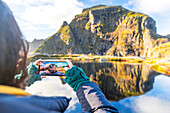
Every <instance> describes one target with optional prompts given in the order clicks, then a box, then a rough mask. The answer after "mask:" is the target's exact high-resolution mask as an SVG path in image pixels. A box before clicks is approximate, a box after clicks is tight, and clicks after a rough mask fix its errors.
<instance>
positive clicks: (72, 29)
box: [36, 5, 157, 57]
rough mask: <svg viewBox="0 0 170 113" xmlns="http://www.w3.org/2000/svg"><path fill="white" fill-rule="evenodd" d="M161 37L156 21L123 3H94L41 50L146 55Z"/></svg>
mask: <svg viewBox="0 0 170 113" xmlns="http://www.w3.org/2000/svg"><path fill="white" fill-rule="evenodd" d="M156 39H157V34H156V27H155V21H154V20H153V19H152V18H151V17H149V16H147V15H145V14H142V13H136V12H132V11H129V10H127V9H125V8H123V7H121V6H104V5H99V6H94V7H92V8H87V9H84V10H83V12H82V13H81V14H79V15H76V16H75V18H74V19H73V20H72V22H71V23H70V24H68V23H67V22H63V25H62V26H61V28H60V30H59V31H58V32H57V33H56V34H54V35H53V36H51V37H49V38H48V39H46V40H45V41H44V43H43V44H42V45H41V46H40V47H39V48H38V49H37V50H36V52H39V53H49V54H54V53H57V54H66V53H67V51H68V50H70V49H71V50H72V53H73V54H74V53H76V54H89V53H92V54H96V55H106V54H107V55H113V56H140V57H142V56H145V57H147V56H148V55H149V54H148V52H149V50H150V49H151V48H153V47H154V46H155V45H154V44H153V42H154V40H156Z"/></svg>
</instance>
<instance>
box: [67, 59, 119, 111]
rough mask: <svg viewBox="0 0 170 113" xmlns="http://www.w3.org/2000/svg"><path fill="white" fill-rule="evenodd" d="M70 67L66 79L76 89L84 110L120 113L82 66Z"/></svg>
mask: <svg viewBox="0 0 170 113" xmlns="http://www.w3.org/2000/svg"><path fill="white" fill-rule="evenodd" d="M69 63H70V61H69ZM70 67H71V68H70V69H68V70H67V71H66V78H65V79H64V81H65V82H66V83H68V84H69V85H70V86H71V87H72V88H73V90H74V91H76V94H77V97H78V99H79V102H80V104H81V107H82V109H83V111H84V112H92V113H93V112H95V113H98V112H102V113H103V112H104V113H107V112H108V113H118V110H117V109H116V108H115V107H113V105H112V104H111V103H110V102H109V101H108V100H107V99H106V97H105V95H104V94H103V92H102V91H101V90H100V88H99V87H98V86H97V85H96V84H95V83H93V82H91V81H90V79H89V78H88V77H87V76H86V75H85V73H84V72H83V70H82V69H81V68H79V67H77V66H70Z"/></svg>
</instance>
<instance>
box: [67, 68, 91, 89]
mask: <svg viewBox="0 0 170 113" xmlns="http://www.w3.org/2000/svg"><path fill="white" fill-rule="evenodd" d="M64 82H66V83H68V84H69V85H70V86H71V87H72V88H73V90H74V91H76V90H77V89H78V87H79V86H80V85H82V84H83V83H86V82H91V81H90V79H89V77H87V76H86V74H85V73H84V72H83V70H82V69H81V68H79V67H77V66H73V67H72V68H70V69H68V70H67V71H66V78H65V79H64Z"/></svg>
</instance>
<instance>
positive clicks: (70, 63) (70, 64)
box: [66, 60, 73, 68]
mask: <svg viewBox="0 0 170 113" xmlns="http://www.w3.org/2000/svg"><path fill="white" fill-rule="evenodd" d="M66 61H67V63H68V65H69V67H70V68H71V67H73V64H72V62H71V61H70V60H66Z"/></svg>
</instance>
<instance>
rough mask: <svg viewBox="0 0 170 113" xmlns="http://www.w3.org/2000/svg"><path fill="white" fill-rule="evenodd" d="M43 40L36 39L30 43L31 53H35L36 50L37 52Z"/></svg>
mask: <svg viewBox="0 0 170 113" xmlns="http://www.w3.org/2000/svg"><path fill="white" fill-rule="evenodd" d="M43 41H44V40H43V39H40V40H38V39H34V40H33V41H32V42H31V43H30V51H29V52H33V51H34V50H36V49H37V48H38V47H39V46H40V44H41V43H42V42H43Z"/></svg>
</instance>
